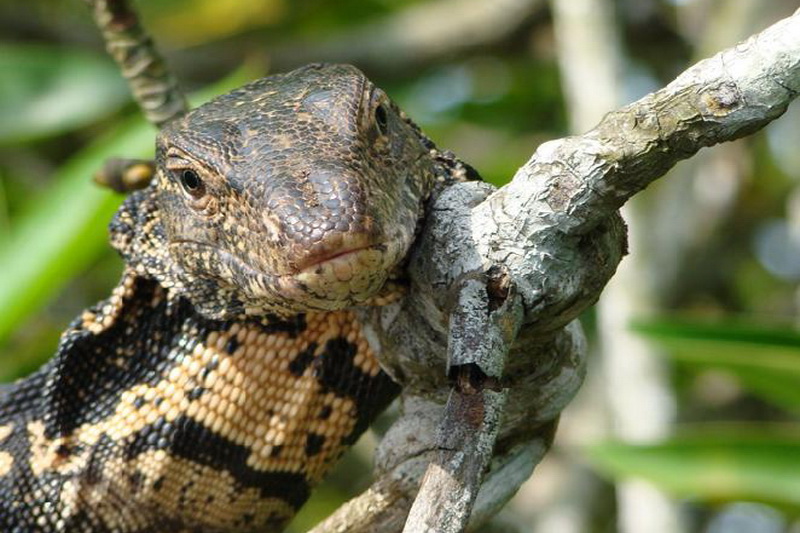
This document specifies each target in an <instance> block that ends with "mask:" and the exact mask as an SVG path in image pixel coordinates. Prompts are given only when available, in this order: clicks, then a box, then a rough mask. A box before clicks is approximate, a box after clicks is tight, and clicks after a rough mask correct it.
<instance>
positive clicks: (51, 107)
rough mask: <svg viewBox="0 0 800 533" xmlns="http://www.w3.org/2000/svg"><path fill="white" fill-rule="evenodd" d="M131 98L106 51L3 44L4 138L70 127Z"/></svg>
mask: <svg viewBox="0 0 800 533" xmlns="http://www.w3.org/2000/svg"><path fill="white" fill-rule="evenodd" d="M129 99H130V96H129V93H128V89H127V87H126V85H125V81H124V80H123V79H122V76H121V75H120V73H119V70H118V69H117V68H116V66H115V65H114V63H113V61H111V59H109V58H107V57H105V56H103V55H100V54H95V53H90V52H85V51H81V50H76V49H74V48H65V47H58V46H52V45H51V46H45V45H41V46H32V45H20V44H7V43H6V44H0V143H8V142H12V141H14V142H16V141H21V140H26V139H31V138H38V137H44V136H48V135H54V134H58V133H62V132H64V131H69V130H71V129H74V128H76V127H79V126H83V125H85V124H88V123H91V122H92V121H95V120H97V119H98V118H101V117H103V116H105V115H108V114H109V113H110V112H111V111H113V110H115V109H117V108H118V107H119V106H120V105H121V104H122V103H124V102H126V101H128V100H129Z"/></svg>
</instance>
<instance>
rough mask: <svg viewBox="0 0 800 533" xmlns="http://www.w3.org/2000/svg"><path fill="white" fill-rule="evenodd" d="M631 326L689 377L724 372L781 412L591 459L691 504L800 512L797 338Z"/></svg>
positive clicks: (593, 453) (773, 330)
mask: <svg viewBox="0 0 800 533" xmlns="http://www.w3.org/2000/svg"><path fill="white" fill-rule="evenodd" d="M633 328H634V330H635V331H637V332H639V333H641V334H642V335H645V336H647V337H649V338H651V339H653V340H654V341H655V342H657V343H658V344H659V345H660V346H662V347H663V348H665V351H664V353H665V354H666V355H667V356H668V357H670V358H672V359H673V360H674V362H675V363H676V364H677V365H679V366H680V367H683V369H684V370H686V371H688V372H691V373H694V374H701V373H703V372H707V371H715V372H725V373H726V374H727V375H728V376H730V377H732V378H733V379H735V380H736V382H737V383H738V384H739V385H740V386H741V387H742V388H743V389H744V390H745V391H748V392H749V393H750V394H752V395H753V396H754V397H755V398H759V399H761V400H762V401H764V402H766V403H770V404H773V405H774V406H776V407H777V408H778V409H777V410H776V411H775V413H774V414H773V418H774V420H775V421H773V422H771V423H765V422H764V421H740V422H737V423H735V424H734V423H731V422H728V423H725V424H721V423H719V422H702V423H701V422H695V423H693V424H685V425H682V426H679V428H678V431H677V434H676V436H674V437H671V438H669V439H666V440H665V441H663V442H660V443H657V444H649V445H634V444H623V443H618V442H616V443H613V442H612V443H603V444H595V445H593V446H591V447H589V448H588V454H587V455H588V457H589V458H590V459H591V461H592V462H593V464H595V465H596V466H597V467H599V468H600V469H601V470H603V471H605V472H606V473H608V474H611V475H614V476H623V477H627V476H637V477H643V478H645V479H648V480H649V481H652V482H653V483H655V484H656V485H658V486H660V487H662V488H664V489H667V490H669V491H671V492H673V493H675V494H679V495H682V496H685V497H690V498H693V499H699V500H704V501H707V502H713V503H719V502H725V501H737V500H749V501H759V502H763V503H767V504H770V505H773V506H776V507H779V508H782V509H785V510H787V511H789V512H791V513H792V514H796V513H800V474H798V472H800V420H798V419H797V415H798V414H800V333H798V332H797V331H796V330H795V329H789V328H777V327H775V326H770V327H768V326H758V325H754V324H752V323H747V322H742V321H733V322H731V321H728V322H720V321H715V322H714V323H707V322H704V321H698V320H693V321H687V320H677V319H661V320H650V321H642V322H639V323H637V324H635V325H634V326H633ZM781 411H783V414H781Z"/></svg>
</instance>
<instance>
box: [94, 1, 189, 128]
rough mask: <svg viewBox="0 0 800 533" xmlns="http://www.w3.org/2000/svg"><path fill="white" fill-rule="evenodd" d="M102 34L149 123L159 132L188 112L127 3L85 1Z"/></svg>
mask: <svg viewBox="0 0 800 533" xmlns="http://www.w3.org/2000/svg"><path fill="white" fill-rule="evenodd" d="M85 1H86V3H87V4H88V5H89V7H90V8H91V10H92V14H93V15H94V20H95V23H96V24H97V26H98V28H100V31H101V32H102V33H103V39H104V40H105V43H106V50H108V53H109V54H111V56H112V57H113V58H114V60H115V61H116V62H117V64H118V65H119V67H120V70H121V71H122V75H123V76H124V77H125V79H126V80H127V81H128V85H129V87H130V88H131V92H132V93H133V97H134V98H135V99H136V102H137V103H138V104H139V107H140V108H141V109H142V112H143V113H144V115H145V117H146V118H147V120H148V121H149V122H150V123H151V124H153V125H155V126H156V127H158V128H160V127H161V126H163V125H164V124H165V123H167V122H169V121H170V120H172V119H174V118H175V117H178V116H180V115H182V114H184V113H186V111H187V110H188V109H189V106H188V104H187V103H186V99H185V98H184V96H183V94H182V93H181V92H180V91H179V90H178V84H177V81H176V80H175V77H174V76H173V75H172V74H171V73H170V72H169V70H168V69H167V67H166V65H165V64H164V60H163V59H162V58H161V56H160V55H159V53H158V51H157V50H156V48H155V46H154V45H153V42H152V41H151V39H150V37H149V36H148V35H147V33H146V32H145V30H144V28H143V27H142V25H141V24H140V23H139V17H138V16H137V15H136V12H135V11H134V9H133V7H132V6H130V5H129V3H128V1H127V0H85Z"/></svg>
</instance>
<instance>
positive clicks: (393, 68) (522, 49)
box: [0, 0, 800, 533]
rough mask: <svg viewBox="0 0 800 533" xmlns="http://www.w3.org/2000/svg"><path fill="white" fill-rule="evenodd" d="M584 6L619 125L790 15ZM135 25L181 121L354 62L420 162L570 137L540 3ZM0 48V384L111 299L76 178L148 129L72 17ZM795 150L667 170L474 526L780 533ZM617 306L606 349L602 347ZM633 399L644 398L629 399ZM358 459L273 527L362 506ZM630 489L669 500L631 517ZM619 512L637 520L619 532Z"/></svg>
mask: <svg viewBox="0 0 800 533" xmlns="http://www.w3.org/2000/svg"><path fill="white" fill-rule="evenodd" d="M555 3H556V2H554V4H555ZM600 3H601V4H605V6H606V7H607V8H609V9H610V10H611V12H612V14H613V27H612V26H609V32H608V39H611V40H613V41H614V42H615V43H616V48H617V50H618V55H619V59H620V60H621V64H622V65H623V68H622V70H621V72H620V74H619V80H618V81H619V85H620V89H619V96H618V98H619V99H620V100H621V101H620V102H619V103H620V104H621V103H625V102H627V101H630V100H632V99H634V98H638V97H639V96H641V95H643V94H645V93H646V92H648V91H650V90H653V89H656V88H658V87H659V86H661V85H663V84H664V83H666V82H667V81H669V80H670V79H672V77H674V76H675V75H676V74H677V73H678V72H680V71H681V70H683V69H684V68H686V67H687V66H688V65H689V64H691V63H692V62H693V61H695V60H696V59H699V58H701V57H704V56H706V55H709V54H710V53H713V52H714V51H716V50H718V49H721V48H723V47H727V46H730V45H732V44H734V43H735V42H736V41H737V40H739V39H741V38H742V37H744V36H746V35H749V34H751V33H754V32H756V31H758V30H760V29H762V28H763V27H765V26H766V25H768V24H770V23H772V22H774V21H776V20H778V19H779V18H781V17H782V16H786V15H787V14H789V13H790V12H791V11H792V10H793V9H796V8H797V5H796V3H795V2H792V1H789V0H773V1H772V2H762V1H760V0H684V1H666V0H645V1H634V0H627V1H625V0H619V1H617V2H611V1H610V0H609V1H607V2H600ZM484 4H485V5H484ZM492 4H495V5H496V6H499V8H498V7H495V8H494V9H492V8H487V7H486V6H487V5H492ZM138 5H139V7H140V9H141V11H142V14H143V18H144V21H145V23H146V25H147V26H148V27H149V28H150V29H151V31H152V33H153V34H154V36H155V38H156V40H157V41H158V42H159V43H160V45H161V48H162V50H163V51H164V52H165V54H166V56H167V58H168V62H169V64H170V65H171V66H172V67H173V68H174V69H175V71H176V73H177V74H178V77H179V79H181V80H182V82H183V84H184V87H185V88H186V89H187V90H188V91H190V92H192V93H193V94H196V101H197V102H199V101H202V100H204V99H207V98H208V97H210V96H211V95H213V94H217V93H219V92H223V91H224V90H226V89H227V88H231V87H234V86H236V85H238V84H241V83H243V82H244V81H247V80H249V79H252V78H255V77H258V76H261V75H264V74H267V73H269V72H275V71H280V70H287V69H291V68H293V67H295V66H299V65H301V64H303V63H305V62H309V61H315V60H335V61H346V62H353V63H355V64H356V65H357V66H359V67H360V68H362V70H364V71H365V72H366V73H367V74H368V75H369V76H370V77H371V78H372V79H373V80H374V81H375V82H377V83H378V84H379V85H380V86H382V87H383V88H384V89H386V91H387V92H388V93H389V95H390V96H391V97H392V98H394V99H395V100H396V101H398V102H399V103H400V105H401V107H403V108H404V109H405V110H406V111H407V112H408V113H409V114H410V115H411V116H412V117H413V118H414V119H415V120H416V121H418V122H419V123H420V124H421V125H422V127H423V129H425V130H426V132H428V133H429V134H430V135H431V137H432V138H433V139H434V140H435V141H436V142H437V143H438V144H439V145H440V146H443V147H447V148H449V149H452V150H453V151H455V152H456V153H458V154H459V155H460V156H462V157H463V158H465V159H466V160H467V161H469V162H470V163H472V164H473V165H474V166H475V167H476V168H478V169H479V171H480V172H481V173H482V174H483V176H484V177H485V178H486V179H487V180H489V181H491V182H493V183H496V184H498V185H501V184H502V183H504V182H505V181H507V180H508V179H510V177H511V176H512V175H513V173H514V171H515V170H516V168H517V167H518V166H519V165H521V164H522V163H523V162H524V161H525V160H526V159H527V157H529V156H530V154H531V153H532V152H533V150H534V149H535V147H536V146H537V145H538V144H540V143H541V142H543V141H545V140H547V139H551V138H555V137H560V136H563V135H566V134H568V133H569V129H570V120H569V119H570V116H571V114H572V113H574V109H571V107H572V106H574V103H573V104H569V103H568V99H566V98H565V97H564V96H563V94H564V91H562V81H561V80H562V77H561V73H560V70H559V63H558V60H559V58H560V57H561V58H563V50H562V49H561V47H562V44H561V43H563V39H560V38H558V39H557V38H556V36H557V35H558V31H559V30H558V28H557V27H556V28H555V29H554V18H555V19H556V20H557V18H558V15H556V16H555V17H554V16H553V13H557V10H552V9H550V5H549V4H548V3H546V2H543V1H536V0H527V1H523V0H516V1H509V0H506V1H503V2H494V3H493V2H477V1H475V0H438V1H437V0H424V1H423V0H419V1H403V0H344V1H338V2H323V1H322V0H302V1H290V0H250V1H248V2H238V1H234V0H160V1H155V0H142V1H141V2H139V4H138ZM475 20H477V22H478V23H477V24H476V23H475V22H474V21H475ZM601 22H602V21H601V20H598V23H601ZM0 35H2V37H0V381H10V380H13V379H15V378H18V377H20V376H24V375H25V374H27V373H28V372H30V371H31V370H33V369H35V368H37V367H38V366H39V365H40V364H42V362H43V361H45V360H46V359H47V358H49V357H50V356H51V355H52V353H53V351H54V349H55V346H56V343H57V339H58V335H59V333H60V331H61V330H63V329H64V327H65V326H66V324H67V323H68V322H69V321H70V320H71V319H72V317H74V316H76V314H77V313H79V312H80V310H81V309H83V308H84V307H86V306H88V305H90V304H92V303H94V302H96V301H97V300H99V299H101V298H104V297H105V296H106V295H107V294H108V292H109V290H110V288H111V287H112V286H113V285H114V283H115V282H116V280H117V278H118V276H119V272H120V268H121V263H120V260H119V259H118V258H117V257H116V256H115V255H114V254H113V253H112V252H111V250H110V249H109V247H108V246H107V243H106V234H105V225H106V223H107V221H108V219H109V218H110V216H111V214H112V213H113V212H114V209H115V208H116V206H117V205H118V204H119V202H120V201H121V198H120V197H119V196H117V195H115V194H113V193H110V192H108V191H105V190H101V189H99V188H97V187H95V186H93V185H92V184H91V181H90V177H91V175H92V174H93V173H94V171H95V170H97V169H98V168H99V167H100V164H101V162H102V161H103V160H104V159H105V158H106V157H109V156H114V155H117V156H127V157H137V156H140V157H146V156H148V154H151V153H152V144H153V135H154V130H153V129H152V128H151V127H150V126H148V125H147V124H145V123H144V122H143V120H142V119H141V118H140V117H139V116H138V114H137V110H136V108H135V106H134V105H133V104H132V103H131V102H130V98H129V96H128V93H127V89H126V87H125V85H124V83H123V82H122V81H121V80H120V78H119V74H118V72H117V70H116V68H115V67H114V66H113V64H111V62H110V61H109V60H108V59H107V58H106V56H105V54H104V52H103V51H102V43H101V42H100V39H99V36H98V34H97V31H96V29H95V28H94V27H93V25H92V23H91V21H90V19H89V16H88V13H87V10H86V9H85V6H84V5H83V3H82V2H80V1H79V0H60V1H56V2H54V1H53V0H36V1H29V2H25V3H22V2H15V1H11V0H2V1H0ZM586 53H587V54H588V53H590V50H587V51H586ZM587 83H588V84H591V83H592V81H591V80H588V81H587ZM598 89H600V88H599V87H598ZM798 146H800V109H798V105H797V104H795V105H794V106H793V108H791V109H790V111H789V113H788V116H786V117H784V118H782V119H781V120H780V121H778V122H776V123H775V124H773V125H771V126H770V127H769V128H768V129H767V130H766V131H765V132H762V133H760V134H758V135H755V136H753V137H750V138H747V139H744V140H742V141H739V142H737V143H735V144H732V145H728V146H722V147H718V148H715V149H713V150H710V151H704V152H703V154H701V157H698V158H695V159H693V160H692V161H691V162H687V163H686V164H683V165H680V166H679V167H678V168H676V169H675V170H674V171H673V172H672V173H671V175H670V176H668V177H667V178H665V179H664V180H662V181H661V182H659V183H657V184H656V185H655V186H653V187H652V188H651V189H649V190H648V191H646V192H645V193H644V194H643V195H642V198H641V199H637V204H636V205H635V206H632V207H631V208H630V209H629V210H628V211H627V212H626V217H627V218H628V220H629V223H630V224H631V226H632V229H633V230H634V236H633V239H632V246H631V248H632V257H631V258H630V259H629V262H630V263H632V264H633V267H634V270H635V269H636V268H638V269H639V270H638V271H636V272H634V275H633V277H624V278H622V279H625V280H626V282H625V286H624V287H623V288H622V289H623V290H622V292H623V296H622V300H618V299H617V298H619V292H618V290H615V291H613V292H612V291H610V293H611V296H610V299H609V300H607V301H606V302H604V303H603V305H602V306H601V307H600V309H601V311H600V312H599V313H598V312H591V313H589V314H587V316H586V317H585V319H586V320H585V323H586V325H587V328H588V329H589V331H590V333H591V334H592V336H593V341H592V343H591V344H592V346H594V347H595V348H594V349H595V350H596V351H597V352H598V353H597V357H596V358H595V361H596V362H597V365H596V367H595V368H593V369H592V370H591V379H590V382H589V383H588V384H587V387H586V388H585V391H584V393H583V397H582V398H579V399H578V401H577V402H576V403H575V405H574V406H573V407H571V408H570V410H568V411H567V412H566V413H565V415H564V418H563V424H562V428H561V431H560V434H559V437H558V442H557V445H556V448H555V449H554V452H553V453H552V454H551V457H550V458H549V459H548V460H547V462H546V463H545V464H543V465H542V466H541V467H540V468H539V470H537V473H536V475H535V476H534V478H533V480H532V481H530V482H529V483H528V484H527V485H526V486H525V487H524V488H523V490H522V491H520V494H519V495H518V497H517V498H516V499H515V501H514V502H513V503H512V505H511V506H510V508H509V509H508V510H507V511H505V512H504V513H503V514H502V515H501V516H500V517H498V519H497V520H496V521H495V523H494V524H493V525H492V526H491V527H492V528H494V529H495V530H507V531H542V532H549V531H553V532H559V533H561V532H564V531H580V532H583V531H630V532H633V531H658V529H657V528H655V529H654V527H655V526H653V525H652V524H651V523H649V522H648V521H647V520H648V517H647V515H650V517H652V516H662V515H663V516H666V517H667V519H665V520H667V522H668V523H670V524H672V525H669V526H664V527H665V529H662V530H663V531H676V530H683V531H704V532H722V531H725V532H727V531H747V532H756V533H758V532H778V531H790V530H791V531H798V530H800V522H798V520H797V517H798V510H799V509H800V424H798V414H800V334H798V333H797V330H796V324H797V316H798V313H797V306H798V293H797V289H796V286H797V281H798V279H800V189H798V187H797V184H798V180H800V151H798V150H797V147H798ZM637 258H640V259H641V258H645V259H646V261H644V262H642V261H637ZM648 261H649V262H648ZM637 272H638V273H637ZM621 274H622V273H621ZM626 275H627V274H626ZM631 280H632V281H631ZM625 291H627V296H626V295H625ZM626 298H627V300H626ZM631 300H633V301H634V302H635V305H634V306H633V308H634V310H633V312H632V313H630V314H629V315H625V316H626V317H628V318H626V320H625V327H624V328H623V329H624V331H621V332H617V331H616V330H613V329H611V328H610V327H606V326H605V325H606V324H608V319H607V315H608V314H611V313H614V312H615V310H618V309H619V308H621V307H624V306H625V303H624V302H626V301H627V302H630V301H631ZM604 314H605V315H604ZM629 324H632V326H629ZM598 325H599V327H598ZM609 332H612V333H609ZM604 335H605V338H604ZM608 335H612V336H613V337H614V338H615V339H619V338H621V337H622V336H628V335H630V336H631V338H633V339H634V340H635V342H634V343H633V344H631V345H628V346H627V347H626V348H624V349H622V351H620V349H615V350H614V352H615V353H616V354H617V355H621V356H622V357H621V360H622V361H623V366H622V367H620V366H615V364H616V363H610V362H609V361H613V358H609V357H608V355H609V354H608V353H606V354H604V353H603V347H606V351H608V347H609V346H611V345H612V344H613V343H610V342H609V341H608ZM634 352H635V353H634ZM626 357H630V359H626ZM637 357H639V358H641V357H643V358H644V360H645V361H650V362H651V364H649V365H646V367H647V368H646V369H645V370H644V371H643V372H641V373H640V374H637V375H636V377H635V379H634V378H623V379H622V386H620V385H619V381H615V378H617V379H619V377H620V376H621V375H624V374H623V372H624V371H625V367H624V365H625V363H624V362H625V361H634V360H641V359H635V358H637ZM633 381H636V383H635V384H636V385H644V386H643V387H639V388H635V387H634V388H633V389H631V390H628V389H627V388H626V386H625V385H626V384H633V383H632V382H633ZM643 407H644V409H642V408H643ZM637 408H639V409H641V410H640V411H634V412H633V418H634V420H639V421H640V425H642V426H646V425H647V424H649V423H650V422H651V421H650V420H649V419H650V418H653V419H658V420H659V428H658V430H657V431H655V432H654V433H652V434H651V435H649V436H646V437H644V438H640V437H637V436H633V437H632V436H631V435H630V434H626V433H625V431H619V429H620V427H621V426H624V424H623V423H621V422H620V421H621V420H624V419H626V417H627V419H628V420H630V418H631V413H630V412H627V414H626V410H627V409H637ZM637 417H638V418H637ZM634 425H636V424H634ZM374 438H375V437H374V436H367V437H366V438H365V439H363V440H362V442H361V443H360V444H359V445H358V447H357V449H356V453H354V454H351V455H350V456H349V457H348V459H347V460H346V461H345V464H344V465H343V467H342V468H340V469H339V470H338V473H337V474H336V475H334V476H333V477H332V479H331V480H330V481H329V482H327V483H326V484H325V486H324V487H322V488H321V489H320V490H319V491H318V492H317V494H316V496H315V498H314V499H313V501H312V503H311V504H310V505H309V506H308V508H307V509H305V510H304V512H303V513H302V515H301V516H300V517H298V519H297V521H296V523H295V530H297V531H302V530H304V529H305V528H307V527H308V526H309V525H310V524H313V523H314V522H315V521H316V520H318V519H319V518H321V517H322V516H324V515H325V514H326V513H327V512H329V511H330V510H332V509H333V508H335V507H336V506H337V505H338V503H339V502H341V501H343V500H344V499H346V498H347V497H348V496H349V495H352V494H354V493H355V492H356V491H358V490H360V489H362V488H364V486H365V484H366V480H367V476H368V465H369V452H370V448H371V445H372V443H374ZM371 439H373V440H371ZM354 472H360V473H359V474H358V475H354ZM630 476H634V477H637V478H644V479H647V480H649V482H651V483H653V484H655V486H657V487H659V488H660V489H664V490H666V491H667V494H669V496H668V497H666V498H663V499H660V498H661V497H660V496H658V495H657V496H656V497H655V499H647V498H645V499H644V500H637V499H636V497H634V498H633V499H631V498H630V491H631V490H634V489H637V485H631V484H629V483H628V482H627V481H624V480H626V479H628V478H629V477H630ZM645 487H646V488H645V489H644V493H645V494H649V493H650V492H652V487H651V486H650V485H646V486H645ZM637 490H638V489H637ZM648 491H650V492H648ZM634 492H635V490H634ZM656 494H659V493H658V492H656ZM636 501H639V502H642V501H645V502H647V503H644V504H641V505H644V506H645V507H644V508H643V509H639V512H638V513H637V512H634V511H636V510H637V509H636V508H632V507H631V506H632V505H634V507H635V504H633V503H631V502H636ZM659 501H660V502H661V503H653V502H659ZM659 505H662V507H663V508H660V510H659V508H658V506H659ZM647 506H654V507H652V508H648V507H647ZM632 509H633V511H632ZM664 509H666V510H664ZM638 515H644V516H641V517H640V518H636V517H637V516H638ZM637 520H639V521H638V522H637ZM669 520H674V522H669ZM669 528H672V529H669Z"/></svg>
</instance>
